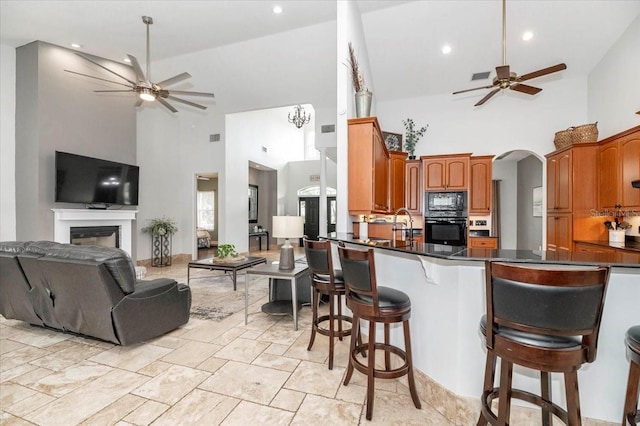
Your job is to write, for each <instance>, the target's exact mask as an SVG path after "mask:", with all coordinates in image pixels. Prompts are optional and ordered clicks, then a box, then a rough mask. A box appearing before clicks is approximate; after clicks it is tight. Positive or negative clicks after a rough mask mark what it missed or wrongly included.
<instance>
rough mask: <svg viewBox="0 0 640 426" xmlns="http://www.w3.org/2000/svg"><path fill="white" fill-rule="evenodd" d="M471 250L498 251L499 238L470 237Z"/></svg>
mask: <svg viewBox="0 0 640 426" xmlns="http://www.w3.org/2000/svg"><path fill="white" fill-rule="evenodd" d="M468 241H469V248H485V249H494V250H495V249H497V248H498V238H497V237H469V240H468Z"/></svg>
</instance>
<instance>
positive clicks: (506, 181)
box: [493, 161, 518, 249]
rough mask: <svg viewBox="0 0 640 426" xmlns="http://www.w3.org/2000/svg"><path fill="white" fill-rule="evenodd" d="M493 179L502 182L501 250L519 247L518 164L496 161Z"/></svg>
mask: <svg viewBox="0 0 640 426" xmlns="http://www.w3.org/2000/svg"><path fill="white" fill-rule="evenodd" d="M493 179H494V180H499V181H500V248H502V249H516V248H517V245H518V233H517V226H518V215H517V214H516V212H517V211H518V163H517V162H515V161H494V162H493Z"/></svg>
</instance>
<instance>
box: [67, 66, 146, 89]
mask: <svg viewBox="0 0 640 426" xmlns="http://www.w3.org/2000/svg"><path fill="white" fill-rule="evenodd" d="M65 71H66V72H68V73H71V74H77V75H81V76H83V77H89V78H95V79H96V80H101V81H106V82H107V83H113V84H118V85H120V86H124V87H130V88H131V89H133V87H134V86H129V85H128V84H124V83H120V82H118V81H112V80H107V79H106V78H100V77H94V76H92V75H89V74H83V73H81V72H75V71H71V70H65ZM132 84H133V83H132Z"/></svg>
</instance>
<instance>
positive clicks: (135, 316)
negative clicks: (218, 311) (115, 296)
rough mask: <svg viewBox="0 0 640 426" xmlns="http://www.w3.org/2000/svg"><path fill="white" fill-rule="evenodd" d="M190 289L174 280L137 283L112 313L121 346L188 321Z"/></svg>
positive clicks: (158, 334) (157, 334) (159, 333)
mask: <svg viewBox="0 0 640 426" xmlns="http://www.w3.org/2000/svg"><path fill="white" fill-rule="evenodd" d="M190 308H191V289H190V288H189V286H186V285H184V284H178V283H177V282H176V281H175V280H173V279H167V278H159V279H155V280H148V281H138V282H137V283H136V288H135V291H134V292H133V293H131V294H128V295H126V296H125V297H124V298H123V299H122V300H121V301H120V303H118V304H117V305H116V306H115V307H114V308H113V310H112V311H111V316H112V321H113V324H114V328H115V330H116V334H117V336H118V340H119V341H120V344H122V345H129V344H133V343H138V342H142V341H144V340H148V339H151V338H154V337H157V336H160V335H162V334H164V333H166V332H168V331H171V330H173V329H175V328H177V327H179V326H181V325H183V324H186V323H187V322H188V321H189V310H190Z"/></svg>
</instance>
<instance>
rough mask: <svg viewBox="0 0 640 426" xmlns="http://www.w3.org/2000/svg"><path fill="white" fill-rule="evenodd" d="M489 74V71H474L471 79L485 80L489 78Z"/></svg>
mask: <svg viewBox="0 0 640 426" xmlns="http://www.w3.org/2000/svg"><path fill="white" fill-rule="evenodd" d="M489 74H491V71H485V72H476V73H474V74H473V75H472V76H471V81H476V80H486V79H488V78H489Z"/></svg>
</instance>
